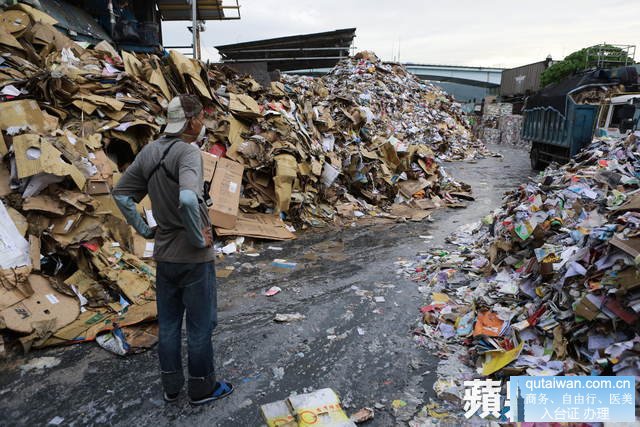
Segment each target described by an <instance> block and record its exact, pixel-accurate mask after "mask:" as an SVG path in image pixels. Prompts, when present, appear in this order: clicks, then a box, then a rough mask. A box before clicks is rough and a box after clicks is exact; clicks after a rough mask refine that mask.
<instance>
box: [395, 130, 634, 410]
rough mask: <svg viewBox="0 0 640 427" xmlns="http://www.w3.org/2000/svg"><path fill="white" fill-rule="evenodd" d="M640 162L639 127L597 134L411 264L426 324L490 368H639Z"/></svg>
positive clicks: (445, 345) (495, 371) (481, 367)
mask: <svg viewBox="0 0 640 427" xmlns="http://www.w3.org/2000/svg"><path fill="white" fill-rule="evenodd" d="M556 166H557V165H556ZM639 168H640V132H636V134H635V135H633V134H632V135H630V136H629V137H627V138H625V139H618V140H605V139H599V140H595V141H594V142H593V143H592V144H591V145H590V146H589V147H588V148H587V149H585V151H583V152H582V153H581V154H580V155H579V156H578V157H577V158H576V159H575V160H573V161H571V163H569V164H568V165H566V166H563V167H549V168H547V169H546V170H545V171H544V173H543V174H542V175H541V176H540V177H538V178H537V179H536V180H535V181H534V182H531V183H527V184H524V185H522V186H520V187H519V188H518V189H517V190H515V191H512V192H511V193H508V194H507V196H506V197H505V199H504V203H503V205H502V206H501V207H500V208H499V209H497V210H496V211H495V212H494V213H493V214H491V215H489V216H487V217H486V218H483V219H482V221H481V222H478V223H476V224H470V225H468V226H465V227H463V228H462V229H460V230H459V231H458V232H457V233H455V234H454V235H453V236H451V238H450V242H451V243H453V244H454V245H453V249H448V248H445V249H439V250H434V251H431V252H429V253H425V254H424V255H423V256H422V257H421V259H420V260H418V261H417V262H416V263H413V264H411V265H409V264H406V265H405V266H404V268H405V271H407V272H408V274H410V275H411V276H413V277H414V278H415V279H416V280H417V281H419V282H421V283H422V284H423V285H424V287H423V288H421V289H423V290H424V292H425V293H426V294H428V295H429V303H428V305H426V306H424V307H423V308H422V312H423V315H424V325H423V328H422V332H420V333H421V334H422V333H424V332H426V334H425V335H426V336H429V335H430V334H432V335H433V337H440V344H441V346H440V348H441V350H444V351H448V352H453V353H456V352H455V351H453V349H455V347H456V345H457V346H461V345H462V346H466V347H467V350H463V351H462V353H467V352H468V353H470V354H471V357H470V358H469V359H470V361H472V362H475V367H476V368H477V372H478V373H479V374H481V375H482V376H488V375H491V376H492V377H494V376H498V377H499V376H510V375H572V374H573V375H632V376H638V375H640V337H639V335H638V334H639V332H640V328H639V325H640V322H639V320H640V180H639V179H638V175H637V171H638V170H639ZM433 337H429V338H428V339H427V340H428V341H431V342H433V341H437V339H436V340H434V339H433ZM467 361H469V360H467ZM464 379H465V378H464V375H458V376H457V378H454V377H450V378H443V379H442V381H441V382H440V383H439V386H442V385H444V387H440V391H443V392H445V393H444V394H445V395H446V394H447V393H446V392H448V394H453V395H457V397H458V398H460V397H461V396H462V392H463V387H462V384H461V381H463V380H464Z"/></svg>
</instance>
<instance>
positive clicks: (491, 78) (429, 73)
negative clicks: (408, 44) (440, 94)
mask: <svg viewBox="0 0 640 427" xmlns="http://www.w3.org/2000/svg"><path fill="white" fill-rule="evenodd" d="M402 65H404V66H405V67H406V68H407V70H408V71H410V72H411V73H413V74H415V75H416V76H418V77H420V78H421V79H424V80H434V81H439V82H451V83H460V84H464V85H468V86H477V87H486V88H492V87H498V86H500V79H501V77H502V68H491V67H466V66H460V65H431V64H412V63H405V64H402Z"/></svg>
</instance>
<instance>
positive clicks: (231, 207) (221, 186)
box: [202, 153, 244, 229]
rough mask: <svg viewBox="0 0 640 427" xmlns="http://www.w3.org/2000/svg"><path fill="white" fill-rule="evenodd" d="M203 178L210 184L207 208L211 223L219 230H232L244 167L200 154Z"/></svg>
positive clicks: (236, 219)
mask: <svg viewBox="0 0 640 427" xmlns="http://www.w3.org/2000/svg"><path fill="white" fill-rule="evenodd" d="M202 163H203V177H204V180H205V182H211V188H210V190H209V195H210V196H211V199H212V200H213V205H212V206H211V207H210V208H209V217H210V218H211V223H212V224H213V225H214V226H216V227H220V228H227V229H230V228H233V227H235V225H236V222H237V221H238V206H239V205H240V188H241V184H242V173H243V172H244V166H242V165H241V164H240V163H238V162H234V161H233V160H229V159H226V158H218V157H215V156H213V155H211V154H209V153H202Z"/></svg>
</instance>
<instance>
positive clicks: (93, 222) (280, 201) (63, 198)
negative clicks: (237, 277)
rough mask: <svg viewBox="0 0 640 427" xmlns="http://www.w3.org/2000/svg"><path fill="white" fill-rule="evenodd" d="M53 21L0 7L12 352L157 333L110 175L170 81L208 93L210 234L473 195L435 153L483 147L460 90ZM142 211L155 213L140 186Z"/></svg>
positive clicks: (371, 63)
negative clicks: (91, 40)
mask: <svg viewBox="0 0 640 427" xmlns="http://www.w3.org/2000/svg"><path fill="white" fill-rule="evenodd" d="M56 24H57V22H56V20H55V19H53V18H52V17H51V16H49V15H47V14H45V13H43V12H42V11H40V10H37V9H35V8H33V7H31V6H29V5H26V4H21V3H17V4H13V5H10V6H8V7H6V8H5V9H4V10H3V11H2V12H0V155H1V156H2V160H3V162H2V165H1V166H0V198H1V199H2V204H1V205H0V225H1V226H0V330H3V329H5V330H10V331H13V332H14V333H16V334H17V336H19V337H20V341H21V343H22V344H23V346H24V348H25V349H29V348H31V347H42V346H47V345H54V344H62V343H73V342H80V341H87V340H93V339H96V337H98V338H99V336H102V335H103V334H105V333H107V335H105V338H103V339H101V340H99V342H101V345H102V344H104V346H106V347H111V349H112V350H113V348H114V346H115V347H117V349H116V350H117V352H119V353H123V352H126V351H134V350H135V348H136V347H138V346H140V347H144V346H145V345H149V344H150V343H151V342H152V341H153V340H154V335H153V331H152V330H151V329H149V330H146V329H143V330H142V332H141V329H140V328H136V329H131V328H129V326H130V325H134V324H138V323H141V322H144V321H147V320H150V319H154V318H155V317H156V310H155V290H154V274H155V271H154V267H153V263H152V262H151V261H147V260H148V259H149V258H151V255H152V254H153V242H152V241H145V239H143V238H142V237H141V236H139V235H138V234H136V233H135V232H134V231H133V229H132V228H131V227H129V226H127V224H126V223H125V221H124V218H123V217H122V215H121V213H120V212H119V210H118V209H117V207H116V206H115V204H114V202H113V199H112V198H111V189H112V188H113V186H114V185H115V183H116V182H117V180H118V178H119V177H120V175H121V174H122V173H123V172H124V171H125V170H126V168H127V166H128V165H129V164H131V162H133V160H134V159H135V156H136V154H137V153H138V152H139V151H140V149H141V148H142V147H143V146H144V145H145V144H147V143H149V142H151V141H153V140H154V138H156V137H157V136H158V135H159V134H160V132H161V131H162V128H163V125H164V124H165V110H166V106H167V104H168V101H169V100H170V99H171V98H172V97H174V96H176V95H178V94H181V93H191V94H195V95H197V96H199V98H200V99H201V100H202V102H203V104H204V106H205V120H206V126H207V133H208V140H207V141H206V142H205V143H204V144H203V146H202V149H203V159H204V160H203V161H204V162H205V169H207V167H209V166H210V167H209V169H207V170H215V172H213V176H212V177H209V176H207V179H210V180H211V182H212V185H211V191H212V195H213V200H216V202H214V206H213V207H212V210H211V211H210V213H211V215H212V222H213V224H214V225H216V232H217V234H218V236H237V235H241V236H248V237H265V238H272V239H289V238H293V237H294V235H293V234H292V232H291V230H292V228H291V227H290V226H288V225H286V224H285V223H284V222H283V221H282V220H281V217H283V218H285V219H287V220H288V221H289V222H291V223H294V224H303V225H305V224H312V225H315V224H323V223H332V222H335V220H336V217H337V216H341V217H346V218H347V219H348V220H349V221H352V220H353V219H355V218H358V217H363V216H367V217H378V216H386V217H391V218H410V219H414V220H419V219H422V218H424V217H426V216H427V215H428V214H429V212H430V209H433V208H435V207H438V206H444V205H453V206H455V205H460V203H459V202H458V200H459V198H462V199H468V198H470V197H471V196H470V195H469V187H468V186H466V185H464V184H458V183H456V182H455V181H453V180H451V179H450V178H449V177H447V176H446V174H445V173H444V171H443V170H442V168H440V166H439V164H438V162H439V161H441V160H443V159H445V160H446V159H459V158H472V157H474V156H476V155H481V154H483V153H484V148H483V146H482V144H480V143H479V142H476V141H474V140H473V139H472V138H471V137H470V136H469V132H468V126H467V125H466V122H465V119H464V116H463V115H462V113H461V112H460V110H459V107H458V106H457V104H455V103H453V102H452V101H451V100H450V99H449V98H447V97H446V96H445V94H444V93H443V92H441V91H439V90H437V89H436V88H434V87H433V86H430V85H427V84H424V83H421V82H419V81H418V80H417V79H415V77H412V76H410V75H409V74H407V73H406V71H405V70H404V69H402V68H401V67H399V66H389V65H384V64H382V63H381V62H380V61H378V60H377V58H375V57H374V56H373V55H372V54H362V55H360V56H358V57H357V58H356V59H353V60H347V61H345V62H344V63H342V64H340V65H339V66H338V67H337V68H336V69H335V70H334V71H333V72H332V74H330V75H329V76H328V77H327V78H326V79H311V78H301V79H298V78H293V77H292V78H286V79H285V81H284V82H272V83H271V84H270V86H269V87H263V86H261V85H260V84H258V83H257V82H256V81H255V80H253V79H252V78H250V77H248V76H240V75H238V74H236V73H235V72H233V71H232V70H230V69H228V68H226V67H214V66H210V67H207V66H205V65H204V64H203V63H201V62H199V61H196V60H193V59H189V58H186V57H185V56H183V55H182V54H180V53H178V52H175V51H172V52H169V53H168V54H167V55H166V56H165V57H163V58H159V57H157V56H155V55H151V54H132V53H128V52H124V51H123V52H117V51H116V50H115V49H114V48H113V47H112V46H111V45H109V44H108V43H106V42H104V41H103V42H100V43H98V44H97V45H95V46H92V47H90V46H89V45H88V43H86V42H81V41H80V42H76V41H74V40H72V39H70V38H69V37H68V36H67V35H65V34H64V33H62V32H61V31H59V30H58V28H57V27H56ZM341 91H345V92H344V93H341ZM354 97H355V98H354ZM215 156H217V157H215ZM218 171H221V172H219V173H218ZM207 173H208V172H207ZM216 192H226V193H216ZM139 210H140V212H141V214H142V215H143V216H144V217H145V218H146V219H147V221H148V222H149V223H150V224H152V223H153V222H154V220H153V214H152V206H151V203H150V201H149V199H148V198H145V199H144V200H142V201H141V203H140V204H139ZM127 328H129V329H127ZM110 331H113V332H110ZM114 343H115V344H114ZM129 344H130V345H129ZM138 344H139V345H138ZM0 348H2V346H1V345H0Z"/></svg>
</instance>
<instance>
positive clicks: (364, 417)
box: [349, 408, 375, 424]
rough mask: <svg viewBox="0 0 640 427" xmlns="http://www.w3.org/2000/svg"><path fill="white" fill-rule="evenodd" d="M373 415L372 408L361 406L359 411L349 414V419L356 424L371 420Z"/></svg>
mask: <svg viewBox="0 0 640 427" xmlns="http://www.w3.org/2000/svg"><path fill="white" fill-rule="evenodd" d="M374 416H375V412H374V411H373V408H362V409H360V410H359V411H357V412H355V413H353V414H351V416H350V417H349V419H350V420H351V421H353V422H354V423H356V424H362V423H364V422H367V421H369V420H372V419H373V418H374Z"/></svg>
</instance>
